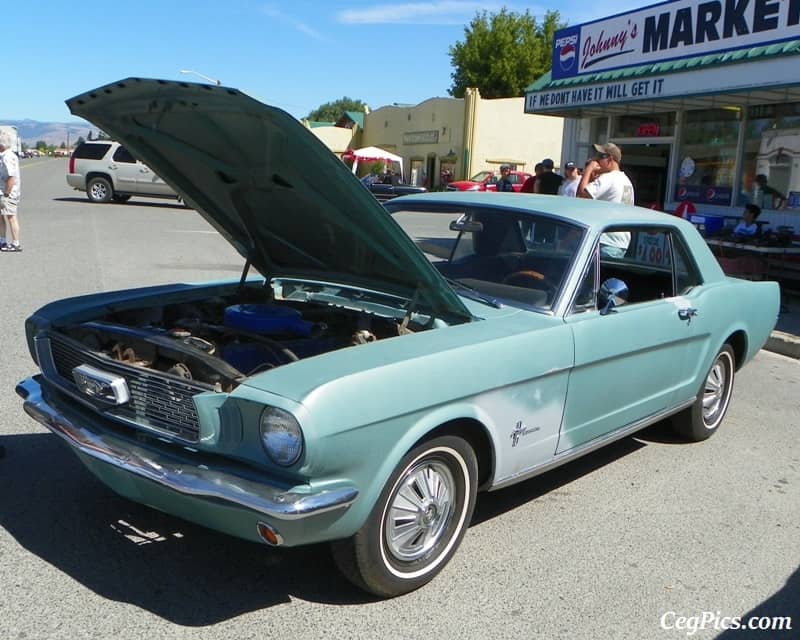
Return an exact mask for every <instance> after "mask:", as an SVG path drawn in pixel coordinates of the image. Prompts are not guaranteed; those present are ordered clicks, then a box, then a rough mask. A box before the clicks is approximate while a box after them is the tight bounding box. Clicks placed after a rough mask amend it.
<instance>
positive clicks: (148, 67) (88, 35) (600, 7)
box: [0, 0, 653, 122]
mask: <svg viewBox="0 0 800 640" xmlns="http://www.w3.org/2000/svg"><path fill="white" fill-rule="evenodd" d="M553 4H554V6H556V7H557V6H558V4H557V3H553ZM650 4H653V2H642V1H639V2H631V1H626V0H617V1H616V2H614V3H613V8H612V7H611V6H610V5H608V3H599V2H598V3H572V4H568V3H564V4H563V6H564V7H565V9H563V10H560V11H561V17H562V20H564V21H566V22H568V23H569V24H572V25H574V24H580V23H583V22H588V21H591V20H595V19H597V18H603V17H607V16H609V15H613V14H615V13H619V12H623V11H626V10H629V9H637V8H641V7H644V6H647V5H650ZM503 6H506V7H507V8H508V9H510V10H513V11H517V12H524V11H525V10H529V11H530V12H531V14H532V15H534V16H536V17H537V19H541V18H542V17H543V16H544V14H545V12H546V11H547V9H548V7H547V6H544V5H535V4H523V3H518V2H494V1H493V0H486V1H483V2H473V1H471V0H431V1H428V2H402V1H397V0H394V1H392V2H382V3H381V2H373V0H361V2H354V3H352V4H348V3H339V2H331V1H329V0H320V1H313V0H295V1H294V2H286V1H281V2H270V1H259V0H224V1H222V2H220V1H219V0H215V1H214V2H210V1H207V0H193V1H189V0H136V1H130V0H122V1H120V0H104V1H97V0H81V1H80V2H64V1H63V0H7V1H6V2H4V3H3V11H2V14H3V18H2V19H3V34H4V38H3V41H4V42H3V46H2V51H3V53H4V55H5V56H7V58H6V60H5V61H4V64H3V65H2V66H3V73H2V78H3V82H2V84H0V119H10V120H21V119H25V118H30V119H32V120H41V121H53V122H70V121H72V120H74V118H72V116H71V115H70V114H69V112H68V111H67V108H66V106H65V105H64V100H65V99H67V98H69V97H72V96H74V95H77V94H79V93H83V92H84V91H87V90H89V89H93V88H95V87H98V86H100V85H103V84H107V83H109V82H113V81H115V80H120V79H122V78H126V77H129V76H139V77H149V78H166V79H185V80H192V81H202V80H201V79H200V78H198V77H197V76H196V75H194V76H193V75H181V74H180V70H181V69H191V70H195V71H198V72H200V73H202V74H205V75H207V76H210V77H212V78H218V79H219V80H221V81H222V84H224V85H227V86H231V87H236V88H238V89H241V90H242V91H244V92H245V93H248V94H249V95H251V96H253V97H254V98H256V99H258V100H261V101H262V102H267V103H269V104H274V105H277V106H279V107H281V108H283V109H285V110H286V111H288V112H289V113H291V114H292V115H294V116H296V117H298V118H301V117H304V116H306V115H307V114H308V113H309V112H310V111H311V110H313V109H315V108H316V107H318V106H319V105H321V104H322V103H324V102H329V101H332V100H337V99H338V98H341V97H342V96H348V97H350V98H355V99H360V100H363V101H364V102H366V103H367V104H368V105H369V106H370V107H371V108H373V109H375V108H378V107H380V106H383V105H387V104H392V103H395V102H398V103H411V104H414V103H417V102H421V101H423V100H426V99H427V98H431V97H435V96H447V95H448V94H447V89H448V87H449V86H450V81H451V79H450V72H451V67H450V58H449V56H448V54H447V51H448V47H449V46H450V45H452V44H454V43H456V42H458V41H460V40H463V39H464V27H465V26H466V25H468V24H469V22H470V20H471V19H472V18H473V17H474V16H475V14H476V12H478V11H484V10H485V11H488V12H490V13H492V12H496V11H499V10H500V9H501V8H502V7H503ZM567 7H568V8H567Z"/></svg>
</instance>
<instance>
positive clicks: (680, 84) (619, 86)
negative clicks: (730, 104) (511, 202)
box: [525, 56, 798, 113]
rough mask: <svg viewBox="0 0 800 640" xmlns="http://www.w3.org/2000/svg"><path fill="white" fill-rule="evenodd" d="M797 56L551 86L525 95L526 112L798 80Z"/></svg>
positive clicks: (714, 91)
mask: <svg viewBox="0 0 800 640" xmlns="http://www.w3.org/2000/svg"><path fill="white" fill-rule="evenodd" d="M797 74H798V71H797V58H796V56H786V57H783V58H778V59H774V60H769V61H764V60H754V61H752V62H749V63H744V64H736V65H728V66H724V67H716V68H713V69H693V70H691V71H682V72H676V73H669V74H664V75H660V76H652V77H649V78H647V77H644V78H643V77H641V76H640V77H636V78H630V79H623V80H615V81H612V82H596V83H592V84H586V85H575V86H571V87H570V86H566V87H551V88H549V89H545V90H543V91H536V92H531V93H528V94H526V95H525V113H546V112H548V111H560V112H563V111H564V109H570V108H572V109H578V108H580V107H595V106H597V105H601V104H613V103H617V102H628V103H631V102H636V101H641V100H658V99H662V98H682V97H686V96H691V95H701V94H707V93H724V92H729V91H739V90H748V89H751V88H752V87H754V86H757V87H761V88H767V87H769V86H773V85H774V86H783V85H787V84H795V83H797V78H798V75H797Z"/></svg>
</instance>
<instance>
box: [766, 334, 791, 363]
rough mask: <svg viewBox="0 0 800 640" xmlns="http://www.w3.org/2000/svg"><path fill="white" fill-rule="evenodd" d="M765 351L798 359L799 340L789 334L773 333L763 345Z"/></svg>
mask: <svg viewBox="0 0 800 640" xmlns="http://www.w3.org/2000/svg"><path fill="white" fill-rule="evenodd" d="M764 348H765V349H766V350H767V351H772V352H773V353H779V354H781V355H782V356H787V357H789V358H797V359H800V338H798V337H797V336H795V335H792V334H791V333H784V332H783V331H773V332H772V333H771V334H770V336H769V338H768V339H767V344H765V345H764Z"/></svg>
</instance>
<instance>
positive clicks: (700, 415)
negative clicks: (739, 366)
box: [672, 344, 736, 442]
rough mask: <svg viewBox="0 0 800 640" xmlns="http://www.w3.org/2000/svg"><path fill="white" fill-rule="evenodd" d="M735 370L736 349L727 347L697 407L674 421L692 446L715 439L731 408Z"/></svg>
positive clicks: (708, 377) (690, 408) (705, 386)
mask: <svg viewBox="0 0 800 640" xmlns="http://www.w3.org/2000/svg"><path fill="white" fill-rule="evenodd" d="M735 369H736V360H735V358H734V355H733V349H732V348H731V346H730V345H729V344H725V345H723V346H722V349H720V350H719V353H718V354H717V357H716V358H714V363H713V364H712V365H711V369H709V371H708V375H706V379H705V382H704V383H703V387H702V389H700V393H698V394H697V400H695V403H694V404H693V405H692V406H691V407H689V408H688V409H684V410H683V411H681V412H680V413H678V414H676V415H674V416H673V417H672V425H673V427H674V428H675V430H676V431H677V432H678V433H679V434H680V435H682V436H683V437H684V438H686V439H687V440H690V441H692V442H699V441H701V440H706V439H707V438H710V437H711V436H712V435H714V433H715V432H716V430H717V428H718V427H719V425H720V423H722V419H723V418H724V417H725V413H726V412H727V411H728V406H729V405H730V401H731V394H732V392H733V378H734V371H735Z"/></svg>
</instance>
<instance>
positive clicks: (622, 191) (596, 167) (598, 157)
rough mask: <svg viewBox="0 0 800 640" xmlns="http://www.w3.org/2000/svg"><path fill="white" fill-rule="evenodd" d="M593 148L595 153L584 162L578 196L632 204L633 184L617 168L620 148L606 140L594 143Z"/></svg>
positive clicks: (620, 154) (620, 157)
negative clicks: (604, 142)
mask: <svg viewBox="0 0 800 640" xmlns="http://www.w3.org/2000/svg"><path fill="white" fill-rule="evenodd" d="M594 150H595V151H596V152H597V153H596V154H595V156H594V158H592V159H591V160H589V162H587V163H586V168H585V169H584V170H583V176H581V181H580V184H578V197H579V198H593V199H594V200H608V201H609V202H621V203H623V204H630V205H632V204H633V197H634V196H633V185H632V184H631V181H630V179H629V178H628V176H626V175H625V174H624V173H623V172H622V170H621V169H620V168H619V163H620V162H622V151H621V150H620V148H619V147H618V146H617V145H615V144H614V143H613V142H607V143H606V144H596V145H594Z"/></svg>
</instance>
